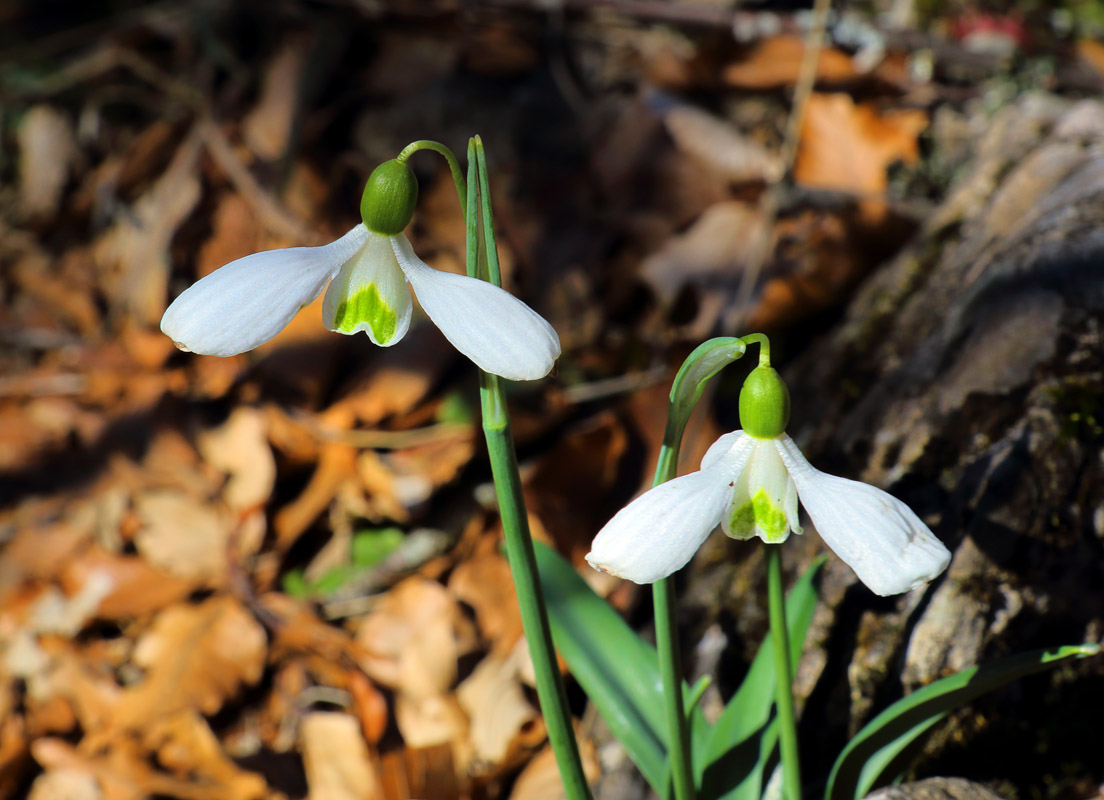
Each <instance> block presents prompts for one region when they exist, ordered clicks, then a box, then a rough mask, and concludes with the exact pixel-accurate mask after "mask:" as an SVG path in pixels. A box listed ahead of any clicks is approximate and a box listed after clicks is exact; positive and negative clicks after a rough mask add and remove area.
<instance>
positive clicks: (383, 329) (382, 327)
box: [334, 284, 399, 344]
mask: <svg viewBox="0 0 1104 800" xmlns="http://www.w3.org/2000/svg"><path fill="white" fill-rule="evenodd" d="M398 319H399V318H398V316H397V315H396V314H395V311H394V310H393V309H392V308H391V307H390V306H388V305H387V303H385V302H383V298H382V297H380V293H379V289H377V288H376V286H375V284H369V285H368V286H367V287H365V288H364V289H361V290H360V291H359V292H357V293H356V294H354V295H353V296H352V297H350V298H348V299H346V300H342V301H341V305H339V306H338V307H337V314H336V315H335V316H334V328H336V329H337V330H339V331H342V332H344V333H351V332H352V331H354V330H356V327H357V326H358V325H359V324H360V323H362V322H366V323H368V327H370V328H371V329H372V333H373V334H375V337H376V341H377V342H379V343H380V344H387V343H388V342H390V341H391V338H392V337H393V336H394V335H395V328H396V326H397V324H398Z"/></svg>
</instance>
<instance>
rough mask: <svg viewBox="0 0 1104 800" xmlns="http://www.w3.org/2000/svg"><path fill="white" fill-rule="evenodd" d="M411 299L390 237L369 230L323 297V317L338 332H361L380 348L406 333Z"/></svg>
mask: <svg viewBox="0 0 1104 800" xmlns="http://www.w3.org/2000/svg"><path fill="white" fill-rule="evenodd" d="M413 309H414V301H413V300H411V299H410V289H409V288H408V287H407V285H406V279H405V278H404V277H403V273H402V270H401V269H399V262H398V260H397V259H396V258H395V250H394V248H392V246H391V237H390V236H384V235H383V234H379V233H369V234H368V241H366V242H365V243H364V246H363V247H361V248H360V250H358V251H357V253H356V255H354V256H353V257H352V258H351V259H349V260H348V261H347V262H346V263H345V265H344V266H343V267H342V268H341V272H339V273H338V275H337V277H336V278H334V279H333V282H332V283H330V288H329V289H327V290H326V296H325V297H324V298H323V299H322V319H323V320H324V321H325V323H326V327H327V328H329V329H330V330H331V331H336V332H338V333H349V334H352V333H356V332H357V331H364V332H365V333H367V334H368V338H369V339H371V340H372V341H373V342H374V343H375V344H378V345H380V346H382V347H390V346H391V345H393V344H395V342H397V341H399V340H400V339H402V338H403V337H404V336H405V335H406V331H407V329H408V328H409V327H410V312H411V311H412V310H413Z"/></svg>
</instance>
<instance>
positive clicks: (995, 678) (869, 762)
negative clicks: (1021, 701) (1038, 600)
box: [825, 644, 1100, 800]
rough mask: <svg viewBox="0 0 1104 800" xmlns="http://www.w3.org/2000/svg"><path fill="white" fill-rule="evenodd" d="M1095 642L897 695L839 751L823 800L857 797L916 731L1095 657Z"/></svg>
mask: <svg viewBox="0 0 1104 800" xmlns="http://www.w3.org/2000/svg"><path fill="white" fill-rule="evenodd" d="M1099 652H1100V646H1099V645H1095V644H1079V645H1070V646H1066V647H1058V648H1054V649H1050V650H1033V651H1031V652H1029V653H1021V654H1020V655H1017V656H1011V657H1010V658H1005V659H1001V660H1000V661H996V662H994V663H992V664H985V665H982V666H978V667H971V668H970V669H966V670H963V671H962V672H958V673H956V674H954V675H951V676H950V677H948V678H943V679H942V680H938V681H936V682H935V683H932V684H929V685H927V686H925V687H923V688H922V689H917V690H916V691H915V692H913V693H912V694H910V695H908V696H907V697H903V698H901V699H900V700H898V701H897V702H896V703H894V704H893V705H891V706H890V707H889V708H887V709H886V710H885V711H883V712H882V713H881V714H879V715H878V716H876V717H875V718H874V719H872V720H871V721H870V722H869V723H867V724H866V726H865V727H864V728H863V729H862V730H861V731H859V733H858V734H857V735H856V736H855V738H854V739H852V740H851V741H850V742H849V743H848V745H847V747H845V748H844V749H843V752H842V753H840V755H839V758H837V759H836V763H835V765H834V766H833V767H832V774H831V775H830V776H829V778H828V788H827V789H826V791H825V797H826V798H827V800H859V798H862V797H865V796H866V795H867V794H869V793H870V791H871V790H872V789H873V788H874V787H875V786H876V785H878V784H879V783H883V782H885V778H886V775H887V770H888V768H889V767H890V766H892V764H893V762H894V760H895V759H897V758H898V756H902V755H903V754H904V753H905V751H906V749H907V748H908V747H909V745H911V744H912V743H913V742H915V741H916V739H917V738H918V737H919V736H920V734H922V733H924V731H926V730H928V729H929V728H930V727H932V726H933V725H934V724H935V723H937V722H938V721H939V720H941V719H942V718H943V717H944V716H946V714H947V713H948V712H949V711H952V710H954V709H956V708H961V707H962V706H964V705H966V704H967V703H969V702H970V701H972V700H974V699H975V698H977V697H980V696H981V695H983V694H985V693H986V692H989V691H992V690H993V689H996V688H998V687H1000V686H1003V685H1004V684H1006V683H1010V682H1011V681H1014V680H1016V679H1018V678H1022V677H1025V676H1027V675H1031V674H1033V673H1036V672H1042V671H1043V670H1046V669H1050V668H1051V667H1053V666H1056V665H1057V664H1059V663H1061V662H1062V661H1065V660H1067V659H1070V658H1083V657H1085V656H1091V655H1096V654H1097V653H1099Z"/></svg>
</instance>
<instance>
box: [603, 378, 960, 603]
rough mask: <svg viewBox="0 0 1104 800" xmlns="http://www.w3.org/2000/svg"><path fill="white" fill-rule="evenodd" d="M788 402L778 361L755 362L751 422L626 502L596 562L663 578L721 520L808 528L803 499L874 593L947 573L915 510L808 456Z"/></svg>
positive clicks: (743, 399) (743, 526) (777, 532)
mask: <svg viewBox="0 0 1104 800" xmlns="http://www.w3.org/2000/svg"><path fill="white" fill-rule="evenodd" d="M789 404H790V403H789V393H788V391H787V390H786V385H785V383H783V382H782V379H781V377H780V376H779V375H778V373H777V372H776V371H775V370H774V369H772V368H771V367H769V366H759V367H757V368H756V369H755V370H753V371H752V373H751V375H750V376H749V377H748V380H747V382H746V383H745V384H744V388H743V390H742V391H741V392H740V421H741V423H742V424H743V425H744V429H743V430H740V431H734V432H733V433H727V434H725V435H724V436H722V437H721V438H719V439H718V440H717V441H716V442H714V443H713V445H712V446H711V447H710V448H709V451H708V452H707V453H706V454H705V457H704V458H703V459H702V462H701V469H700V470H699V471H698V472H693V473H691V474H689V475H685V476H683V477H681V478H675V479H674V480H671V481H668V482H667V483H663V484H660V485H659V486H657V487H655V488H653V489H651V490H649V491H648V492H646V493H644V494H643V495H641V496H640V497H638V498H637V499H636V500H634V501H633V502H632V503H630V504H629V505H628V506H626V507H625V508H623V509H621V511H619V512H618V513H617V514H616V516H614V518H613V519H612V520H610V521H609V522H608V523H607V524H606V526H605V527H604V528H602V530H601V531H599V533H598V535H597V537H595V539H594V543H593V544H592V546H591V551H590V552H589V553H588V554H587V557H586V558H587V561H588V562H590V565H591V566H592V567H594V568H595V569H598V570H600V571H602V572H609V573H611V574H613V575H617V576H619V577H622V578H627V579H628V580H631V581H635V582H636V583H654V582H655V581H658V580H660V579H662V578H666V577H667V576H668V575H671V574H672V573H674V572H675V571H677V570H679V569H681V568H682V567H683V566H684V565H685V564H686V563H687V562H688V561H689V560H690V558H691V557H692V556H693V555H694V553H695V552H697V549H698V548H699V547H701V545H702V543H703V542H704V541H705V539H706V537H708V536H709V534H710V532H711V531H712V530H713V529H714V528H716V527H717V525H718V524H720V525H721V527H722V528H723V529H724V532H725V533H726V534H728V535H729V536H731V537H733V538H735V539H750V538H752V537H754V536H758V537H759V538H761V539H762V540H763V541H764V542H767V543H768V544H779V543H781V542H783V541H785V540H786V539H787V538H788V537H789V535H790V532H791V531H792V532H793V533H801V532H802V531H801V527H800V526H799V525H798V517H797V502H798V500H799V499H800V500H801V503H802V505H804V506H805V510H806V511H807V512H808V513H809V517H810V518H811V519H812V521H813V524H814V525H815V526H816V529H817V531H818V532H819V533H820V536H821V538H822V539H823V540H824V542H825V544H827V545H828V546H829V547H830V548H831V549H832V550H833V551H835V553H836V555H838V556H839V557H840V558H842V559H843V560H844V561H845V562H846V563H847V564H848V565H849V566H850V567H851V568H852V569H853V570H854V571H855V573H856V574H857V575H858V576H859V579H860V580H861V581H862V582H863V583H865V584H866V585H867V586H868V587H869V588H870V589H871V591H873V592H874V593H875V594H879V595H883V596H886V595H893V594H899V593H901V592H907V591H910V590H911V589H916V588H918V587H920V586H923V585H924V584H925V583H927V582H928V581H930V580H932V579H933V578H934V577H936V576H937V575H939V573H941V572H942V571H943V570H944V569H945V568H946V566H947V564H948V563H949V561H950V558H951V554H950V552H949V551H948V550H947V548H946V547H944V546H943V544H942V542H940V541H939V540H938V539H937V538H935V536H934V535H933V534H932V532H931V531H930V530H928V527H927V526H926V525H925V524H924V523H923V522H922V521H921V520H920V518H919V517H917V516H916V514H914V513H913V511H912V509H910V508H909V507H908V506H906V505H905V504H904V503H902V502H901V501H900V500H898V499H897V498H895V497H893V496H891V495H889V494H886V493H885V492H883V491H882V490H880V489H876V488H874V487H873V486H868V485H867V484H864V483H859V482H858V481H851V480H847V479H846V478H837V477H835V476H833V475H826V474H825V473H823V472H820V471H818V470H816V469H814V468H813V467H812V466H811V465H810V464H809V462H808V461H807V460H806V459H805V456H803V455H802V454H801V451H800V450H799V449H798V447H797V445H796V444H794V441H793V439H791V438H790V437H789V436H787V435H786V433H785V428H786V423H787V421H788V420H789Z"/></svg>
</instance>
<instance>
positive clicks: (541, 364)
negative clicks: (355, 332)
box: [391, 234, 560, 381]
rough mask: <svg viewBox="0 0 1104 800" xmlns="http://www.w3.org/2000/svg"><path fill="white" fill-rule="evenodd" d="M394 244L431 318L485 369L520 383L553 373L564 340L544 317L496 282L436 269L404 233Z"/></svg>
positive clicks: (401, 262) (415, 291) (448, 337)
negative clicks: (420, 257)
mask: <svg viewBox="0 0 1104 800" xmlns="http://www.w3.org/2000/svg"><path fill="white" fill-rule="evenodd" d="M391 243H392V245H393V246H394V248H395V255H396V256H397V257H398V259H399V266H400V267H402V270H403V272H404V273H405V274H406V279H407V280H408V281H410V285H411V286H412V287H413V288H414V293H415V294H416V295H418V302H420V303H421V304H422V308H424V309H425V312H426V313H427V314H428V315H429V318H430V319H431V320H433V322H434V323H436V325H437V327H438V328H440V329H441V333H443V334H444V335H445V338H446V339H448V340H449V341H450V342H452V345H453V347H455V348H456V349H457V350H459V351H460V352H461V353H463V354H464V355H466V356H467V357H468V358H470V359H471V360H472V361H474V362H475V363H476V364H477V365H478V366H479V368H480V369H482V370H483V371H485V372H490V373H493V374H495V375H501V376H502V377H503V378H509V379H510V380H515V381H532V380H536V379H537V378H543V377H544V376H545V375H547V374H548V373H549V371H551V369H552V365H553V364H554V363H555V361H556V358H557V357H558V356H559V355H560V338H559V337H558V336H557V335H556V331H555V330H553V329H552V326H551V325H549V324H548V322H547V320H545V319H544V317H542V316H541V315H540V314H538V313H537V312H536V311H534V310H533V309H531V308H529V306H527V305H525V303H523V302H521V301H520V300H518V299H517V298H516V297H514V296H513V295H512V294H510V293H509V292H507V291H505V290H504V289H500V288H498V287H497V286H494V285H493V284H490V283H487V282H486V281H481V280H476V279H475V278H469V277H467V276H465V275H455V274H453V273H451V272H441V271H440V270H436V269H433V268H432V267H430V266H428V265H427V264H425V263H424V262H423V261H422V260H421V259H419V258H418V257H417V256H416V255H414V251H413V249H412V248H411V247H410V242H408V241H407V239H406V237H405V236H403V235H402V234H399V235H397V236H393V237H392V238H391Z"/></svg>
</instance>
